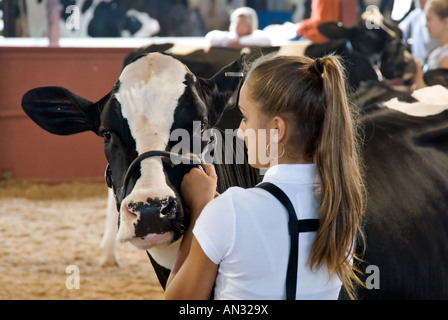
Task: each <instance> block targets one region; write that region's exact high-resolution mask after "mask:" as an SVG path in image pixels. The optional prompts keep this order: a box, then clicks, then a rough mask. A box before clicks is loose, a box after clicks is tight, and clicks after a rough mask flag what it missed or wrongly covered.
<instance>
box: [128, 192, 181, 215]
mask: <svg viewBox="0 0 448 320" xmlns="http://www.w3.org/2000/svg"><path fill="white" fill-rule="evenodd" d="M176 207H177V200H176V199H175V198H173V197H168V198H165V199H160V198H154V199H153V198H147V199H146V201H145V202H143V201H139V202H134V201H130V202H129V203H128V204H127V205H126V206H125V214H126V215H127V218H128V219H130V220H138V219H144V218H146V217H153V218H163V217H167V216H168V217H170V216H172V215H173V214H175V211H176Z"/></svg>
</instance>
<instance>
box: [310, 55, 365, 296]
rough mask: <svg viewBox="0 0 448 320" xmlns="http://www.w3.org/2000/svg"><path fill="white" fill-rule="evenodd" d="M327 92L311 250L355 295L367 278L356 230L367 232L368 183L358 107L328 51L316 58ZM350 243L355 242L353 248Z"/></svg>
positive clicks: (337, 62) (318, 148) (318, 147)
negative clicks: (358, 262) (360, 269)
mask: <svg viewBox="0 0 448 320" xmlns="http://www.w3.org/2000/svg"><path fill="white" fill-rule="evenodd" d="M319 64H320V65H321V66H322V70H318V71H322V72H321V77H322V81H323V93H324V97H325V115H324V118H323V122H322V126H321V134H320V138H319V139H318V140H317V144H316V149H315V162H316V166H317V171H318V175H319V179H320V188H321V193H320V194H321V203H320V208H319V210H320V212H319V213H320V228H319V231H318V233H317V235H316V239H315V241H314V243H313V247H312V250H311V257H310V264H311V266H315V267H320V266H321V265H323V264H324V263H325V264H326V265H327V266H328V269H329V271H330V273H336V274H337V275H338V276H339V277H340V278H341V280H342V282H343V285H344V287H345V289H346V291H347V293H348V294H349V296H350V298H354V290H353V288H354V282H358V283H360V284H361V281H360V280H359V278H358V277H357V275H356V271H357V270H355V269H354V266H353V265H352V263H351V258H357V257H356V255H355V252H354V244H355V239H356V236H361V235H362V233H361V230H360V221H361V216H362V213H363V210H364V205H363V203H364V187H363V179H362V173H361V164H360V156H359V150H358V149H359V148H358V145H359V143H358V141H357V139H358V136H357V131H358V130H357V128H356V125H355V123H356V119H355V115H356V111H355V110H356V108H355V107H354V106H352V105H351V104H350V102H349V100H348V97H347V90H346V87H345V83H346V81H345V75H344V73H343V70H344V68H343V66H342V64H341V62H340V60H339V59H338V58H337V57H335V56H327V57H325V58H322V59H320V60H317V61H316V62H314V65H315V66H316V67H317V69H319ZM345 248H350V249H349V252H347V251H346V250H345Z"/></svg>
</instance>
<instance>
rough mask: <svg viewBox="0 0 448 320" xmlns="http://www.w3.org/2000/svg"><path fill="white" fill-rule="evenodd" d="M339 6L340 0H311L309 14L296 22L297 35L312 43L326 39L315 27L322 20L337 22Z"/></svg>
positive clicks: (339, 15) (339, 13)
mask: <svg viewBox="0 0 448 320" xmlns="http://www.w3.org/2000/svg"><path fill="white" fill-rule="evenodd" d="M340 6H341V4H340V0H313V1H312V2H311V16H310V17H309V18H308V19H304V20H302V21H300V22H299V23H297V37H299V38H305V39H307V40H309V41H311V42H313V43H319V42H326V41H328V39H327V38H326V37H324V36H323V35H322V34H321V33H320V32H319V30H318V29H317V27H318V26H319V24H321V23H323V22H330V21H336V22H338V21H339V20H340V17H341V12H340V11H341V10H340V9H341V8H340Z"/></svg>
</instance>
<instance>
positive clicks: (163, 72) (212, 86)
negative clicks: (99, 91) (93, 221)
mask: <svg viewBox="0 0 448 320" xmlns="http://www.w3.org/2000/svg"><path fill="white" fill-rule="evenodd" d="M243 60H244V58H243V57H241V58H240V59H239V60H238V61H236V62H234V63H233V64H231V65H229V66H227V67H225V68H224V69H223V70H221V71H220V72H218V73H217V74H216V75H215V76H214V77H213V78H211V79H208V80H205V79H202V78H199V77H196V76H195V75H194V74H193V73H192V72H191V71H190V70H189V69H188V68H187V67H186V66H185V65H184V64H182V63H181V62H179V61H178V60H176V59H175V58H173V57H172V56H169V55H165V54H161V53H150V54H147V55H144V56H140V57H138V58H136V59H134V61H133V62H131V63H130V64H128V65H127V66H126V67H125V68H124V70H123V72H122V74H121V76H120V78H119V80H118V81H117V83H116V84H115V86H114V88H113V89H112V91H111V92H110V93H109V94H107V95H106V96H105V97H104V98H103V99H101V100H100V101H98V102H96V103H93V102H91V101H88V100H86V99H84V98H82V97H80V96H78V95H76V94H74V93H72V92H70V91H69V90H67V89H64V88H60V87H44V88H37V89H33V90H31V91H29V92H27V93H26V94H25V95H24V97H23V101H22V106H23V109H24V110H25V112H26V113H27V114H28V115H29V117H30V118H31V119H33V120H34V121H35V122H36V123H37V124H38V125H39V126H41V127H42V128H43V129H45V130H47V131H49V132H51V133H53V134H58V135H70V134H76V133H80V132H84V131H93V132H94V133H96V134H97V135H98V136H100V137H103V139H104V150H105V154H106V158H107V160H108V161H109V168H110V169H109V170H110V172H109V179H108V180H109V182H111V184H112V186H113V188H114V189H115V191H116V193H117V191H118V189H119V188H121V187H122V186H123V181H124V178H125V173H126V171H127V169H128V167H129V166H130V165H131V163H132V162H133V161H134V160H135V159H136V158H137V157H138V156H139V155H142V154H143V153H146V152H148V151H153V150H159V151H170V150H171V148H172V147H173V146H174V145H175V144H176V143H178V142H177V141H171V139H170V134H171V132H172V131H173V130H175V129H185V130H186V131H188V132H189V133H191V134H190V137H192V133H193V131H195V129H194V128H193V122H195V123H199V124H200V125H201V127H202V130H204V129H206V128H207V127H211V126H214V125H215V124H216V123H217V122H218V121H219V119H220V117H221V115H222V113H223V112H224V110H225V108H226V107H227V106H228V105H229V104H230V103H233V99H234V98H235V97H236V93H237V92H238V89H239V85H240V82H241V79H240V78H238V77H227V76H226V75H227V74H228V72H237V73H238V72H241V71H242V69H243ZM202 143H203V144H205V143H206V142H202ZM191 168H192V165H191V164H177V165H174V164H173V163H172V162H169V161H166V160H163V159H162V158H160V157H151V158H147V159H144V160H142V161H139V162H138V163H137V166H136V170H134V171H132V172H130V175H129V182H128V184H127V186H126V192H125V194H123V199H120V198H119V201H118V207H119V210H120V227H119V232H118V238H119V239H120V240H122V241H130V242H131V243H132V244H134V245H135V246H137V247H139V248H141V249H149V248H151V247H153V246H163V245H168V244H170V243H172V242H174V241H176V240H177V239H179V238H180V236H181V235H182V234H183V232H184V230H185V228H186V225H187V224H188V217H187V215H186V212H185V211H184V208H183V205H182V199H181V198H180V196H179V190H180V183H181V180H182V178H183V175H184V174H185V173H187V172H188V171H189V170H190V169H191Z"/></svg>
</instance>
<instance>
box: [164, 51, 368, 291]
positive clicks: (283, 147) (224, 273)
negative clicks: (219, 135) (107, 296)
mask: <svg viewBox="0 0 448 320" xmlns="http://www.w3.org/2000/svg"><path fill="white" fill-rule="evenodd" d="M345 83H346V81H345V77H344V73H343V67H342V65H341V63H340V61H339V59H338V58H337V57H335V56H327V57H324V58H322V59H317V60H316V61H314V60H312V59H309V58H306V57H297V56H296V57H286V56H281V57H272V56H270V57H264V58H261V59H260V60H258V61H257V62H255V63H254V64H253V65H252V68H251V70H250V71H249V72H248V74H247V80H246V82H245V83H244V85H243V87H242V89H241V92H240V100H239V107H240V109H241V112H242V114H243V120H242V122H241V125H240V127H239V132H238V135H239V136H240V137H241V138H243V139H244V140H245V143H246V146H247V148H248V154H249V162H250V163H251V164H252V166H254V167H255V168H265V169H268V170H267V172H266V174H265V176H264V178H263V181H264V182H270V183H273V184H275V185H276V186H278V187H280V188H281V189H282V190H283V192H285V193H286V195H287V196H288V197H289V199H290V200H291V202H292V203H293V206H294V209H295V211H296V214H297V218H298V219H319V220H320V227H319V229H318V231H317V232H310V233H304V234H301V235H300V238H299V239H300V241H299V257H298V268H297V269H298V276H297V294H296V298H297V299H336V298H338V294H339V291H340V288H341V285H344V287H345V289H346V290H347V291H348V293H349V294H350V296H351V297H352V298H353V297H354V296H353V285H354V282H359V279H358V277H357V275H356V274H355V272H354V270H353V266H352V260H353V259H352V258H354V257H355V254H354V252H353V246H352V245H353V243H354V240H355V239H356V237H357V236H359V235H360V228H359V224H360V220H361V215H362V213H363V180H362V176H361V170H360V159H359V156H358V143H357V136H356V128H355V126H354V117H353V115H354V112H353V110H352V108H351V105H350V104H349V102H348V100H347V94H346V89H345ZM270 130H274V131H275V132H276V134H275V135H267V134H266V132H269V131H270ZM249 132H255V133H256V134H257V141H254V140H253V139H252V140H251V139H248V136H249V134H248V133H249ZM259 141H265V142H264V143H265V146H263V148H260V146H259ZM276 150H277V151H276ZM266 156H268V157H270V158H272V159H275V163H268V164H262V161H260V159H261V158H263V157H266ZM204 169H205V173H204V172H202V171H200V170H199V169H193V170H192V171H191V172H190V173H189V174H188V175H186V176H185V177H184V180H183V182H182V187H181V189H182V190H181V192H182V195H183V197H184V199H185V201H186V205H187V206H188V207H189V208H190V211H191V224H190V226H189V228H188V230H187V232H186V234H185V236H184V238H183V241H182V244H181V247H180V249H179V253H178V259H177V262H176V264H175V266H174V268H173V270H172V273H171V275H170V278H169V279H168V284H167V288H166V292H165V297H166V298H167V299H209V298H210V296H211V293H212V291H213V289H214V298H215V299H226V300H227V299H253V300H259V299H285V297H286V291H285V282H286V273H287V265H288V258H289V248H290V238H289V234H288V222H287V219H288V217H287V214H286V210H285V208H284V207H283V205H282V204H281V203H280V202H279V201H278V200H277V199H276V198H274V197H273V196H271V195H270V194H269V193H267V192H266V191H265V190H262V189H259V188H251V189H242V188H239V187H233V188H230V189H228V190H227V191H226V192H224V193H223V194H222V195H220V196H218V197H216V198H215V190H216V182H217V178H216V173H215V171H214V167H213V166H212V165H204Z"/></svg>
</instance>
